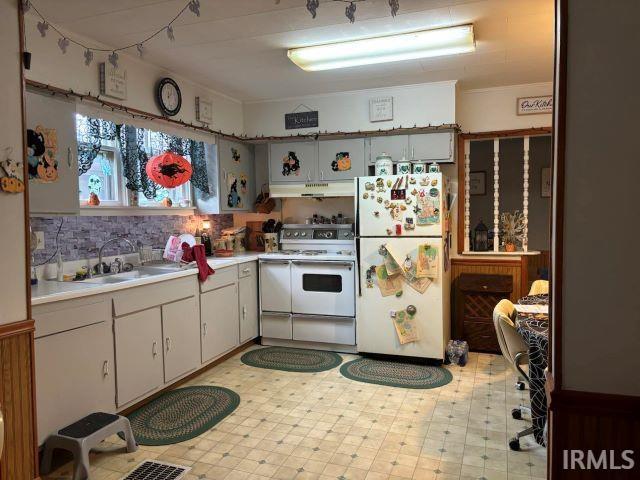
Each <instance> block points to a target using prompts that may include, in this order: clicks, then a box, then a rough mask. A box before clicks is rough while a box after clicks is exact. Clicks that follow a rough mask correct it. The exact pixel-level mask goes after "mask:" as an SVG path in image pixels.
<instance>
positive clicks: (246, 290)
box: [238, 275, 259, 343]
mask: <svg viewBox="0 0 640 480" xmlns="http://www.w3.org/2000/svg"><path fill="white" fill-rule="evenodd" d="M238 303H239V305H240V343H244V342H246V341H247V340H251V339H252V338H256V337H257V336H258V334H259V327H258V278H257V276H256V275H252V276H250V277H244V278H241V279H240V281H239V284H238Z"/></svg>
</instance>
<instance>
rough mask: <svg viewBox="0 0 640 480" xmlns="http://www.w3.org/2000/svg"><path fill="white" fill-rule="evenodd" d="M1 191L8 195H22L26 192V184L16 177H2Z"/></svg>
mask: <svg viewBox="0 0 640 480" xmlns="http://www.w3.org/2000/svg"><path fill="white" fill-rule="evenodd" d="M0 190H2V191H3V192H7V193H22V192H24V182H23V181H22V180H20V179H19V178H16V177H2V178H1V179H0Z"/></svg>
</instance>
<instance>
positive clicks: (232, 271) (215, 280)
mask: <svg viewBox="0 0 640 480" xmlns="http://www.w3.org/2000/svg"><path fill="white" fill-rule="evenodd" d="M215 270H216V273H214V274H213V275H209V277H208V278H207V280H205V281H204V282H202V283H200V292H208V291H210V290H215V289H216V288H220V287H224V286H225V285H230V284H232V283H235V282H237V281H238V266H237V265H232V266H231V267H224V268H217V269H215Z"/></svg>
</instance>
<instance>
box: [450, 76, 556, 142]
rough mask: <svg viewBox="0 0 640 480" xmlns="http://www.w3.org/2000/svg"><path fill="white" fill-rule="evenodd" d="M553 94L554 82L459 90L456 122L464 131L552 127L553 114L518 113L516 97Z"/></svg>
mask: <svg viewBox="0 0 640 480" xmlns="http://www.w3.org/2000/svg"><path fill="white" fill-rule="evenodd" d="M552 93H553V84H552V83H551V82H549V83H530V84H525V85H509V86H506V87H496V88H485V89H481V90H465V91H458V95H457V99H456V121H457V122H458V124H459V125H460V126H461V128H462V131H464V132H490V131H493V130H515V129H518V128H530V127H550V126H551V114H540V115H520V116H519V115H516V100H517V98H518V97H532V96H537V95H551V94H552Z"/></svg>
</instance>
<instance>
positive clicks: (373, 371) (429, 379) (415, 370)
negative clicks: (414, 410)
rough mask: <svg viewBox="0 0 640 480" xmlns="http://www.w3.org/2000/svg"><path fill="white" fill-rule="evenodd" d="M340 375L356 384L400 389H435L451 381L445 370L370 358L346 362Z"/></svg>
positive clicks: (449, 373)
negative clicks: (371, 384)
mask: <svg viewBox="0 0 640 480" xmlns="http://www.w3.org/2000/svg"><path fill="white" fill-rule="evenodd" d="M340 373H342V375H343V376H345V377H347V378H350V379H351V380H355V381H357V382H364V383H375V384H377V385H387V386H389V387H402V388H437V387H442V386H443V385H446V384H447V383H449V382H450V381H451V380H452V379H453V376H452V375H451V372H449V370H447V369H446V368H442V367H431V366H428V365H413V364H410V363H401V362H387V361H383V360H373V359H370V358H359V359H357V360H353V361H351V362H347V363H345V364H344V365H342V367H340Z"/></svg>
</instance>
